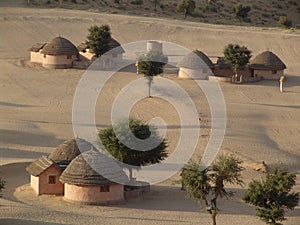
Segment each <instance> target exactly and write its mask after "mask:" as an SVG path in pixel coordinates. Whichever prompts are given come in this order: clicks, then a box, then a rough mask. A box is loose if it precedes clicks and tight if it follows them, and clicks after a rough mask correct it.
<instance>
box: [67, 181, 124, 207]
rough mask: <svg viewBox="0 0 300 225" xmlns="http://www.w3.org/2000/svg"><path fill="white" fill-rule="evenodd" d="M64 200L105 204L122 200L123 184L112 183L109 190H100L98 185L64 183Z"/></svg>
mask: <svg viewBox="0 0 300 225" xmlns="http://www.w3.org/2000/svg"><path fill="white" fill-rule="evenodd" d="M64 197H65V199H66V200H71V201H76V202H81V203H90V204H101V203H103V204H107V203H111V202H118V201H122V200H124V186H123V185H121V184H113V185H111V186H110V191H109V192H100V186H99V185H88V186H83V185H71V184H65V195H64Z"/></svg>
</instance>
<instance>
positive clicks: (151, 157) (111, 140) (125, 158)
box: [99, 119, 167, 180]
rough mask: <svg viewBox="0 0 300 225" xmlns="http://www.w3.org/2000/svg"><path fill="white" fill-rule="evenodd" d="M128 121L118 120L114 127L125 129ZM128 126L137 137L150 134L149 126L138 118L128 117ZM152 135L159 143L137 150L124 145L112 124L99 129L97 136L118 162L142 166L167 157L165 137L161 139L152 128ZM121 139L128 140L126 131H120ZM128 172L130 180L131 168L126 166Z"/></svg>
mask: <svg viewBox="0 0 300 225" xmlns="http://www.w3.org/2000/svg"><path fill="white" fill-rule="evenodd" d="M126 123H128V121H126V122H120V123H118V124H117V125H116V129H118V130H119V131H122V130H125V129H124V126H125V125H126ZM129 128H130V130H131V132H132V134H133V135H134V136H135V137H136V138H138V139H141V140H143V139H147V138H149V137H150V135H151V131H150V127H149V126H148V125H147V124H145V123H143V122H142V121H140V120H135V119H129ZM152 132H154V133H153V134H152V135H153V137H154V141H155V143H159V145H158V146H156V147H155V148H154V149H151V150H149V151H138V150H135V149H131V148H129V147H127V146H126V145H124V144H123V143H122V142H121V141H120V140H119V139H118V138H117V136H116V133H115V131H114V129H113V127H112V126H110V127H108V128H106V129H103V130H100V131H99V138H100V140H101V142H102V144H103V146H104V147H105V149H106V150H107V151H108V152H109V153H110V154H111V155H112V156H113V157H114V158H115V159H117V160H119V161H120V162H123V163H126V164H128V165H132V166H138V167H140V166H144V165H148V164H154V163H158V162H160V161H161V160H163V159H164V158H165V157H167V153H166V151H165V149H166V147H167V145H166V142H165V139H162V138H161V137H160V136H159V135H158V134H157V131H156V130H155V129H154V130H152ZM122 135H123V136H122V137H121V138H122V139H123V140H125V139H126V140H127V141H130V140H129V139H130V137H129V135H127V133H126V132H122ZM128 169H129V172H130V180H132V168H131V167H128Z"/></svg>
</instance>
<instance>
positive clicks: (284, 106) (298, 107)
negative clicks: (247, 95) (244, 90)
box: [250, 103, 300, 109]
mask: <svg viewBox="0 0 300 225" xmlns="http://www.w3.org/2000/svg"><path fill="white" fill-rule="evenodd" d="M250 104H253V105H261V106H270V107H280V108H292V109H300V105H275V104H264V103H250Z"/></svg>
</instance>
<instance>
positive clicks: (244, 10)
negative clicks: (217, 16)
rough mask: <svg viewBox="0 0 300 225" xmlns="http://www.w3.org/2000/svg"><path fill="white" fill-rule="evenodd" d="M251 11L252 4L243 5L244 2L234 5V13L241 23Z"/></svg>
mask: <svg viewBox="0 0 300 225" xmlns="http://www.w3.org/2000/svg"><path fill="white" fill-rule="evenodd" d="M250 11H251V7H250V6H243V5H242V4H238V5H235V6H233V7H232V15H233V17H234V18H235V19H238V20H239V21H240V23H241V22H242V21H246V19H247V18H248V15H249V12H250Z"/></svg>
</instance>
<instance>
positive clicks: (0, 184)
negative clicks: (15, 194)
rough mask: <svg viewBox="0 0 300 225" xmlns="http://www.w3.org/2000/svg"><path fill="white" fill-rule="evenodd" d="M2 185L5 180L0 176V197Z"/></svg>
mask: <svg viewBox="0 0 300 225" xmlns="http://www.w3.org/2000/svg"><path fill="white" fill-rule="evenodd" d="M4 186H5V181H4V180H3V179H2V178H0V197H2V195H1V191H2V190H3V189H4Z"/></svg>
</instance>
